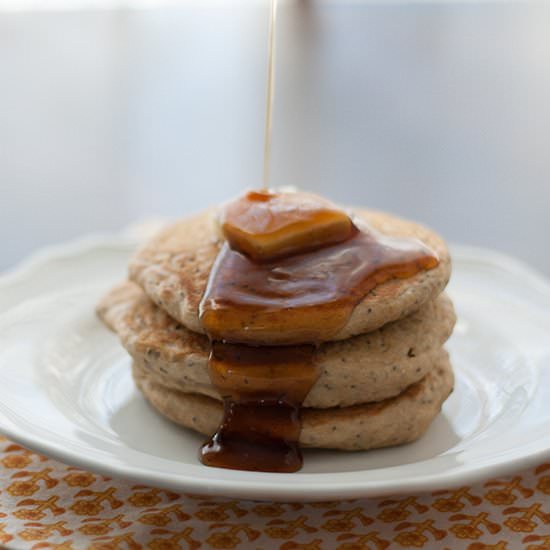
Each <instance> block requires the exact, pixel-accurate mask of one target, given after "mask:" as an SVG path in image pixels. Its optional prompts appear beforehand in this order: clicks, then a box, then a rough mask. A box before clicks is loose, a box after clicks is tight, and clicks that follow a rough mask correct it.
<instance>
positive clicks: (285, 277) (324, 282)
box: [200, 226, 438, 472]
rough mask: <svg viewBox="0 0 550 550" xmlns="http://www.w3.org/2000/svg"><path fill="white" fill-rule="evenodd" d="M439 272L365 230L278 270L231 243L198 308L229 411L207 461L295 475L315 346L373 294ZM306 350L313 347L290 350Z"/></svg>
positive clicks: (409, 245)
mask: <svg viewBox="0 0 550 550" xmlns="http://www.w3.org/2000/svg"><path fill="white" fill-rule="evenodd" d="M437 265H438V258H437V256H436V255H435V254H434V253H433V252H432V251H431V250H430V249H429V248H427V247H426V246H424V245H423V244H422V243H421V242H420V241H417V240H416V239H403V238H394V237H388V236H386V235H381V234H380V233H378V232H376V231H375V230H374V229H372V228H369V227H366V226H361V230H359V229H358V228H355V231H354V232H353V235H352V236H351V237H350V238H348V239H347V240H346V241H344V242H341V243H338V244H333V245H330V246H326V247H324V248H321V249H317V250H314V251H310V252H307V253H302V254H296V255H293V256H289V257H287V258H282V259H278V260H276V261H272V262H262V263H256V262H254V261H252V260H251V259H249V258H248V257H246V256H244V255H243V254H241V253H240V252H238V251H236V250H233V249H231V248H230V247H229V245H228V244H227V243H225V244H224V245H223V247H222V249H221V251H220V253H219V255H218V258H217V260H216V262H215V264H214V266H213V268H212V271H211V273H210V279H209V283H208V287H207V289H206V291H205V294H204V296H203V298H202V301H201V306H200V313H201V323H202V326H203V327H204V329H205V330H206V332H207V333H208V335H209V336H210V338H211V340H213V344H212V351H211V355H210V361H209V373H210V379H211V381H212V384H213V385H214V386H215V387H216V389H217V390H218V392H219V393H220V395H221V396H222V397H223V398H224V404H225V406H224V417H223V421H222V423H221V425H220V427H219V428H218V431H217V432H216V434H214V436H213V437H212V439H211V440H210V441H209V442H207V443H206V444H205V445H204V446H203V447H202V449H201V460H202V462H203V463H204V464H206V465H209V466H218V467H224V468H233V469H242V470H260V471H270V472H292V471H296V470H298V469H299V468H300V466H301V464H302V459H301V455H300V450H299V447H298V440H299V435H300V430H301V424H300V414H299V413H300V406H301V404H302V402H303V400H304V399H305V397H306V396H307V394H308V393H309V390H310V389H311V387H312V386H313V384H314V383H315V381H316V380H317V376H318V372H317V368H316V366H315V351H314V350H315V347H314V345H315V344H318V343H320V342H323V341H326V340H330V339H331V338H332V337H334V335H335V334H336V333H337V332H338V331H339V330H341V328H342V327H343V326H344V325H345V324H346V322H347V320H348V319H349V317H350V315H351V314H352V312H353V309H354V307H355V306H356V305H357V303H358V302H359V301H361V299H362V298H364V296H366V295H367V294H368V293H369V291H371V290H372V289H373V288H374V287H375V286H377V285H379V284H381V283H383V282H385V281H388V280H389V279H393V278H406V277H411V276H413V275H415V274H416V273H418V272H420V271H422V270H427V269H431V268H434V267H436V266H437ZM222 342H223V343H222ZM301 342H309V343H311V344H312V345H309V346H307V345H306V346H303V345H301V346H297V345H292V346H291V345H290V344H297V343H301ZM243 344H244V345H243ZM274 345H275V346H280V347H275V346H274ZM254 346H256V347H254ZM285 346H286V347H285Z"/></svg>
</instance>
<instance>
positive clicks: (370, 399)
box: [98, 210, 455, 450]
mask: <svg viewBox="0 0 550 550" xmlns="http://www.w3.org/2000/svg"><path fill="white" fill-rule="evenodd" d="M355 215H356V216H357V217H359V218H362V219H363V220H364V221H366V222H367V223H368V224H369V225H370V226H371V227H373V228H375V229H377V230H378V231H380V232H381V233H383V234H387V235H390V236H403V237H412V238H416V239H419V240H420V241H422V242H423V243H424V244H426V245H427V246H429V247H430V248H431V249H432V250H433V251H434V252H436V253H437V255H438V256H439V260H440V261H439V265H438V266H437V267H436V268H434V269H431V270H428V271H421V272H420V273H418V274H416V275H413V276H412V277H410V278H407V279H393V280H390V281H387V282H385V283H382V284H380V285H378V286H377V287H376V288H374V289H373V290H372V291H371V292H370V293H369V294H368V295H367V296H365V297H364V298H363V300H362V301H361V302H360V303H359V304H358V305H357V306H356V307H355V309H354V310H353V313H352V315H351V316H350V318H349V319H348V322H347V323H346V325H345V326H344V327H343V328H342V329H341V330H340V331H339V332H338V333H337V334H336V335H335V340H334V341H331V342H325V343H323V344H321V345H320V346H319V348H318V349H317V352H316V355H315V361H316V363H317V364H318V365H319V370H320V376H319V378H318V380H317V382H316V383H315V384H314V386H313V387H312V389H311V391H310V392H309V394H308V395H307V397H306V399H305V401H304V403H303V407H302V415H301V416H302V432H301V435H300V440H299V442H300V444H301V445H302V446H304V447H316V448H333V449H345V450H364V449H370V448H375V447H384V446H389V445H397V444H401V443H406V442H410V441H413V440H415V439H416V438H418V437H419V436H420V435H422V434H423V433H424V432H425V431H426V429H427V428H428V426H429V425H430V423H431V421H432V420H433V419H434V417H435V416H436V415H437V414H438V412H439V410H440V408H441V405H442V403H443V402H444V401H445V399H446V398H447V397H448V396H449V394H450V393H451V391H452V388H453V373H452V369H451V365H450V363H449V358H448V355H447V352H446V351H445V350H444V349H443V345H444V343H445V341H446V340H447V339H448V338H449V336H450V335H451V332H452V330H453V326H454V323H455V315H454V311H453V306H452V303H451V301H450V300H449V298H448V297H447V296H446V295H445V294H444V293H443V292H442V291H443V289H444V288H445V286H446V284H447V282H448V280H449V277H450V272H451V263H450V257H449V253H448V250H447V248H446V246H445V243H444V242H443V241H442V239H441V238H440V237H438V236H437V235H435V234H434V233H433V232H432V231H430V230H428V229H426V228H424V227H422V226H420V225H418V224H415V223H412V222H408V221H404V220H401V219H398V218H396V217H393V216H390V215H388V214H384V213H380V212H373V211H364V210H362V211H358V212H355ZM215 219H216V211H215V210H209V211H206V212H204V213H202V214H199V215H196V216H194V217H191V218H187V219H184V220H182V221H180V222H178V223H176V224H174V225H172V226H169V227H167V228H166V229H164V230H163V231H162V232H161V233H160V234H158V235H157V236H156V237H154V238H153V239H152V240H151V241H150V242H149V243H148V244H147V245H146V246H145V247H144V248H143V249H142V250H141V251H139V252H138V254H137V255H136V256H135V257H134V258H133V260H132V261H131V263H130V269H129V274H130V280H129V281H127V282H125V283H123V284H121V285H119V286H117V287H115V288H114V289H112V290H111V291H110V292H109V293H108V294H107V295H106V296H105V297H104V298H103V299H102V301H101V302H100V303H99V305H98V313H99V316H100V318H101V319H102V320H103V322H104V323H105V324H106V325H107V326H108V327H109V328H110V329H112V330H113V331H114V332H116V333H117V334H118V336H119V337H120V340H121V342H122V345H123V346H124V347H125V348H126V350H127V351H128V353H129V354H130V355H131V357H132V359H133V367H132V368H133V375H134V379H135V381H136V384H137V386H138V388H139V389H140V390H141V392H142V393H143V395H144V396H145V397H146V399H147V400H148V401H149V402H150V403H151V404H152V405H153V407H155V408H156V409H157V410H158V411H159V412H161V413H162V414H164V415H165V416H167V417H168V418H170V419H171V420H173V421H175V422H177V423H178V424H181V425H183V426H186V427H187V428H191V429H193V430H196V431H198V432H201V433H203V434H205V435H212V434H213V433H214V432H215V431H216V429H217V427H218V424H219V423H220V421H221V418H222V413H223V404H222V397H223V396H221V395H219V393H218V392H217V390H216V389H215V388H214V386H213V385H212V384H211V381H210V378H209V374H208V357H209V352H210V342H209V340H208V338H207V336H206V335H205V334H204V330H203V328H202V326H201V324H200V321H199V303H200V300H201V298H202V296H203V293H204V291H205V289H206V285H207V282H208V278H209V274H210V271H211V269H212V266H213V263H214V261H215V259H216V257H217V255H218V252H219V250H220V247H221V245H222V239H221V237H220V234H219V231H218V228H217V226H216V222H215Z"/></svg>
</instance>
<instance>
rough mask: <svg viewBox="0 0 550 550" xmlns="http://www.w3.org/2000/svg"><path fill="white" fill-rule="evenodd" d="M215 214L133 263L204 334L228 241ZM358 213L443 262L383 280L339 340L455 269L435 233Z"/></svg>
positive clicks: (403, 309)
mask: <svg viewBox="0 0 550 550" xmlns="http://www.w3.org/2000/svg"><path fill="white" fill-rule="evenodd" d="M215 215H216V210H214V209H212V210H207V211H205V212H202V213H200V214H197V215H195V216H192V217H190V218H186V219H183V220H181V221H179V222H177V223H175V224H173V225H171V226H169V227H167V228H165V229H164V230H163V231H161V232H160V233H159V234H158V235H157V236H156V237H154V238H153V239H152V240H151V241H150V242H149V243H148V244H147V245H146V246H145V247H144V248H142V249H141V250H140V251H139V252H138V254H137V255H136V256H135V257H134V258H133V260H132V261H131V263H130V270H129V273H130V278H131V279H132V280H133V281H135V282H136V283H137V284H139V285H140V286H141V287H142V288H143V290H144V291H145V292H146V294H147V295H148V296H149V297H150V298H151V299H152V300H153V301H154V302H155V303H156V304H157V305H158V306H159V307H161V308H162V309H164V310H165V311H166V312H167V313H169V314H170V315H171V316H172V317H173V318H175V319H177V320H178V321H179V322H180V323H182V324H183V325H184V326H186V327H187V328H189V329H190V330H193V331H195V332H198V333H203V332H204V330H203V327H202V326H201V324H200V322H199V303H200V301H201V298H202V296H203V293H204V290H205V288H206V285H207V282H208V278H209V275H210V271H211V268H212V265H213V263H214V260H215V259H216V257H217V255H218V252H219V250H220V246H221V244H222V241H221V239H220V237H219V234H218V231H217V228H216V223H215ZM356 215H357V216H358V217H359V218H361V219H363V220H364V221H366V222H367V223H368V224H370V225H371V226H372V227H373V228H374V229H376V230H378V231H380V232H381V233H384V234H386V235H390V236H399V237H413V238H417V239H419V240H420V241H422V242H423V243H424V244H426V245H427V246H429V247H430V248H431V249H433V250H434V251H435V252H436V253H437V254H438V256H439V258H440V263H439V265H438V266H437V267H436V268H435V269H431V270H428V271H422V272H420V273H418V274H416V275H413V276H412V277H410V278H407V279H393V280H390V281H387V282H385V283H382V284H380V285H378V286H377V287H376V288H375V289H373V290H372V291H371V292H369V293H368V294H367V295H366V296H365V298H364V299H363V300H362V301H361V302H360V303H359V304H358V305H357V306H356V307H355V309H354V310H353V312H352V314H351V316H350V317H349V319H348V321H347V323H346V324H345V325H344V326H343V327H342V329H341V330H340V331H338V332H337V333H336V334H335V335H334V337H333V339H334V340H343V339H346V338H349V337H351V336H354V335H357V334H364V333H367V332H370V331H372V330H375V329H377V328H379V327H381V326H383V325H385V324H386V323H389V322H391V321H396V320H398V319H401V318H403V317H406V316H407V315H408V314H410V313H412V312H414V311H417V310H418V309H420V308H421V307H422V305H423V304H425V303H427V302H429V301H430V300H433V299H434V298H435V297H436V296H437V295H438V294H439V293H440V292H441V291H442V290H443V288H444V287H445V285H446V284H447V282H448V280H449V277H450V273H451V263H450V257H449V253H448V250H447V247H446V245H445V243H444V241H443V240H442V239H441V238H440V237H439V236H438V235H436V234H435V233H434V232H432V231H430V230H429V229H427V228H425V227H423V226H421V225H419V224H416V223H414V222H410V221H405V220H402V219H399V218H397V217H394V216H391V215H389V214H385V213H382V212H375V211H370V210H360V211H356ZM268 336H269V335H268ZM277 338H278V334H272V335H271V338H267V341H268V342H269V343H275V342H276V341H277ZM265 339H266V337H265V334H264V336H263V337H262V341H261V342H260V341H259V342H258V343H264V344H265V343H266V342H265Z"/></svg>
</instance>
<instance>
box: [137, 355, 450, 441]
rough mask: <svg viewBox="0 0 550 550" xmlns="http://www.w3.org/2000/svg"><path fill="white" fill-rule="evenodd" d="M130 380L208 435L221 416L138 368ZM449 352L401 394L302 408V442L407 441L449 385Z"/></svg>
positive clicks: (218, 407)
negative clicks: (346, 404)
mask: <svg viewBox="0 0 550 550" xmlns="http://www.w3.org/2000/svg"><path fill="white" fill-rule="evenodd" d="M134 379H135V382H136V384H137V386H138V388H139V389H140V390H141V392H142V393H143V395H144V396H145V398H146V399H147V400H148V401H149V402H150V404H151V405H152V406H153V407H154V408H155V409H157V410H158V411H159V412H160V413H161V414H163V415H164V416H166V417H168V418H169V419H170V420H173V421H174V422H176V423H178V424H181V425H182V426H185V427H187V428H191V429H193V430H195V431H197V432H200V433H203V434H205V435H207V436H210V435H212V434H213V433H214V432H215V431H216V429H217V427H218V424H219V422H220V421H221V418H222V409H223V405H222V404H221V403H220V402H219V401H217V400H215V399H212V398H210V397H205V396H203V395H197V394H191V393H183V392H180V391H177V390H174V389H171V388H167V387H165V386H162V385H160V384H158V383H157V382H155V381H154V379H153V378H152V377H151V376H150V375H148V374H146V373H144V372H143V371H142V370H140V369H136V368H134ZM453 384H454V376H453V371H452V368H451V364H450V362H449V358H448V355H447V353H446V352H445V351H443V350H442V351H441V352H440V354H439V357H438V359H437V361H436V364H435V365H434V368H432V369H431V370H430V372H429V373H428V374H427V375H426V376H425V377H424V378H423V379H422V380H420V381H419V382H417V383H416V384H413V385H412V386H409V387H408V388H407V389H406V390H405V391H404V392H402V393H401V394H399V395H397V396H395V397H392V398H390V399H386V400H384V401H380V402H378V403H366V404H362V405H354V406H351V407H341V408H340V407H337V408H330V409H313V408H304V409H302V432H301V435H300V445H301V446H303V447H315V448H321V449H342V450H349V451H359V450H366V449H373V448H377V447H387V446H391V445H399V444H402V443H409V442H411V441H414V440H415V439H417V438H419V437H420V436H421V435H422V434H423V433H424V432H425V431H426V430H427V429H428V426H429V425H430V424H431V422H432V421H433V419H434V418H435V417H436V416H437V414H438V413H439V411H440V409H441V405H442V404H443V402H444V401H445V399H447V397H448V396H449V394H450V393H451V391H452V389H453Z"/></svg>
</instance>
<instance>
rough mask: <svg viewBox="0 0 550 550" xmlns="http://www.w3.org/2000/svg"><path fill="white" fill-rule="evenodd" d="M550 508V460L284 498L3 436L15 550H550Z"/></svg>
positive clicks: (7, 541) (7, 531) (0, 520)
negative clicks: (475, 478) (99, 467)
mask: <svg viewBox="0 0 550 550" xmlns="http://www.w3.org/2000/svg"><path fill="white" fill-rule="evenodd" d="M549 505H550V463H545V464H541V465H539V466H538V467H536V468H533V469H532V470H527V471H523V472H520V473H518V474H517V475H515V476H511V477H508V478H502V479H493V480H489V481H486V482H484V483H479V484H477V485H473V486H469V487H461V488H459V489H453V490H448V491H437V492H435V493H431V494H426V495H416V496H412V495H411V496H406V497H403V496H399V497H393V498H379V499H369V500H367V499H365V500H347V501H339V502H323V503H313V504H301V503H289V504H278V503H265V502H252V501H239V500H229V499H219V498H207V497H199V496H192V495H182V494H177V493H173V492H170V491H166V490H162V489H155V488H151V487H145V486H142V485H136V484H132V483H129V482H124V481H117V480H113V479H110V478H107V477H104V476H101V475H98V474H93V473H90V472H85V471H83V470H80V469H78V468H74V467H71V466H67V465H65V464H62V463H60V462H57V461H55V460H51V459H48V458H46V457H44V456H41V455H39V454H36V453H33V452H31V451H28V450H27V449H24V448H23V447H21V446H19V445H16V444H14V443H12V442H10V441H9V440H7V439H5V438H3V437H1V436H0V544H1V545H2V547H3V548H8V549H17V550H19V549H36V550H38V549H47V548H52V549H53V548H55V549H58V550H77V549H81V548H82V549H90V550H92V549H93V550H115V549H124V550H134V549H141V548H144V549H151V550H175V549H180V548H181V549H184V548H190V549H195V548H215V549H241V548H242V549H244V548H246V549H262V550H263V549H271V548H278V549H281V550H298V549H302V550H306V549H307V550H320V549H323V550H324V549H331V550H332V549H340V550H360V549H373V550H374V549H376V550H383V549H386V548H429V549H433V548H435V549H439V548H441V549H444V548H445V549H446V548H448V549H452V550H455V549H456V550H460V549H463V548H464V549H469V550H482V549H489V548H491V549H495V550H496V549H498V550H504V549H506V550H515V549H516V548H526V549H533V550H534V549H540V548H549V549H550V510H549Z"/></svg>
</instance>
